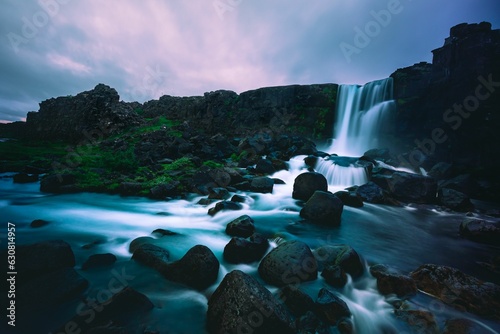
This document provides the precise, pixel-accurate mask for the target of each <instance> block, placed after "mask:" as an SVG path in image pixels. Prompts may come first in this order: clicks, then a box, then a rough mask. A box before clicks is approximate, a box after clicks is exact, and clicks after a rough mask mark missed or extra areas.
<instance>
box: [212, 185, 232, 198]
mask: <svg viewBox="0 0 500 334" xmlns="http://www.w3.org/2000/svg"><path fill="white" fill-rule="evenodd" d="M208 192H209V194H208V199H228V198H229V197H230V196H231V195H230V194H229V191H227V189H226V188H209V189H208Z"/></svg>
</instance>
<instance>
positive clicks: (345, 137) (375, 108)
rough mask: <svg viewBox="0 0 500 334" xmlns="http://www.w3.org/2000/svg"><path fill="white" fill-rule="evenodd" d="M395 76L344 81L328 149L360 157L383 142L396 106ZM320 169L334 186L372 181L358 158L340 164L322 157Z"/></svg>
mask: <svg viewBox="0 0 500 334" xmlns="http://www.w3.org/2000/svg"><path fill="white" fill-rule="evenodd" d="M392 90H393V81H392V78H387V79H383V80H377V81H373V82H369V83H367V84H366V85H364V86H358V85H341V86H340V88H339V94H338V99H337V120H336V122H335V124H334V131H333V133H334V138H333V142H332V144H331V145H330V147H328V148H327V152H328V153H332V154H333V153H335V154H337V155H340V156H345V157H360V156H362V155H363V153H364V152H366V151H367V150H369V149H371V148H376V147H379V146H380V138H379V135H380V132H381V130H382V129H383V128H384V126H387V123H389V120H390V117H391V114H393V110H395V102H394V100H393V93H392ZM316 170H317V171H318V172H319V173H322V174H323V175H325V177H326V178H327V180H328V184H330V185H331V186H333V187H348V186H352V185H361V184H363V183H366V182H367V181H368V173H367V171H366V168H365V167H364V166H363V165H357V164H356V162H355V161H352V162H350V163H348V164H345V163H344V164H339V163H338V162H337V159H332V157H330V158H328V159H320V160H318V163H317V165H316Z"/></svg>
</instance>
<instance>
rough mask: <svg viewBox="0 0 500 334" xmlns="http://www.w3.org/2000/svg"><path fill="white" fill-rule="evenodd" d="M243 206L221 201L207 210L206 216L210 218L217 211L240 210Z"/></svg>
mask: <svg viewBox="0 0 500 334" xmlns="http://www.w3.org/2000/svg"><path fill="white" fill-rule="evenodd" d="M242 208H243V206H242V205H241V204H240V203H236V202H232V201H222V202H219V203H217V204H215V206H214V207H213V208H210V209H208V214H209V215H210V216H215V215H216V214H217V212H219V211H225V210H241V209H242Z"/></svg>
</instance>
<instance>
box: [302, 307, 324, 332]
mask: <svg viewBox="0 0 500 334" xmlns="http://www.w3.org/2000/svg"><path fill="white" fill-rule="evenodd" d="M296 322H297V333H300V334H310V333H315V334H316V333H317V334H329V333H331V331H330V326H329V325H328V324H326V323H324V322H323V321H322V320H321V319H320V318H319V317H318V316H317V315H316V314H314V313H313V312H312V311H309V312H307V313H306V314H304V315H303V316H301V317H300V318H298V319H297V321H296Z"/></svg>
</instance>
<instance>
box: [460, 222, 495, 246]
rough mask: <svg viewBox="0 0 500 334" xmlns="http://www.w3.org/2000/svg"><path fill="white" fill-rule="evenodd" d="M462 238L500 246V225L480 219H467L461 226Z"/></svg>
mask: <svg viewBox="0 0 500 334" xmlns="http://www.w3.org/2000/svg"><path fill="white" fill-rule="evenodd" d="M459 233H460V235H461V236H462V237H464V238H467V239H470V240H473V241H477V242H482V243H488V244H493V245H500V223H499V222H497V221H495V222H491V221H487V220H484V219H479V218H465V220H464V221H463V222H462V223H461V224H460V228H459Z"/></svg>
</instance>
